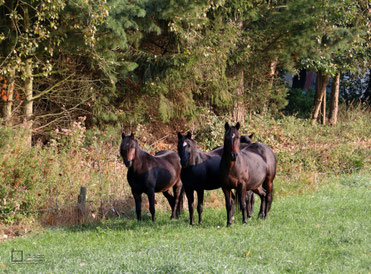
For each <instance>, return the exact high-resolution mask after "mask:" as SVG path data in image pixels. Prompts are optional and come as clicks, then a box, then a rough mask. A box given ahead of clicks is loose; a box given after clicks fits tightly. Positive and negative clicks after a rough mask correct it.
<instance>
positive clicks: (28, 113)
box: [23, 7, 33, 146]
mask: <svg viewBox="0 0 371 274" xmlns="http://www.w3.org/2000/svg"><path fill="white" fill-rule="evenodd" d="M23 11H24V25H25V29H26V30H28V28H29V27H30V18H29V15H28V8H27V7H25V8H24V10H23ZM24 70H25V71H24V76H25V81H24V93H25V104H24V116H25V120H24V124H25V129H26V132H27V135H26V140H25V142H26V144H27V145H28V146H31V140H32V114H33V98H32V95H33V87H32V84H33V76H32V58H31V57H30V56H28V57H27V59H26V62H25V68H24Z"/></svg>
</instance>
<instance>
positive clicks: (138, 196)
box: [133, 193, 142, 221]
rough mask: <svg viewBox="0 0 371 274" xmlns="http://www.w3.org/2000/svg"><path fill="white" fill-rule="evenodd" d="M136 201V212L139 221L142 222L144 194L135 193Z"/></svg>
mask: <svg viewBox="0 0 371 274" xmlns="http://www.w3.org/2000/svg"><path fill="white" fill-rule="evenodd" d="M133 196H134V200H135V211H136V213H137V220H138V221H141V220H142V194H138V193H133Z"/></svg>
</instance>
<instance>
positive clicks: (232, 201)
mask: <svg viewBox="0 0 371 274" xmlns="http://www.w3.org/2000/svg"><path fill="white" fill-rule="evenodd" d="M235 201H236V196H235V195H234V194H233V191H231V203H232V213H231V215H232V216H231V218H232V222H233V223H234V224H235V223H236V222H235V218H234V203H235Z"/></svg>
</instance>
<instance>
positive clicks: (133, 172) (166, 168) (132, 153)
mask: <svg viewBox="0 0 371 274" xmlns="http://www.w3.org/2000/svg"><path fill="white" fill-rule="evenodd" d="M120 154H121V156H122V158H123V160H124V163H125V165H126V167H127V168H128V173H127V179H128V182H129V185H130V187H131V192H132V194H133V196H134V199H135V208H136V213H137V219H138V220H139V221H140V220H141V211H142V193H145V194H147V196H148V202H149V211H150V212H151V215H152V221H154V220H155V192H162V193H163V194H164V196H165V197H166V199H167V200H168V201H169V204H170V207H171V218H177V217H178V203H179V196H180V193H181V189H182V183H181V180H180V171H181V166H180V159H179V156H178V155H177V154H176V153H175V152H173V151H169V150H162V151H159V152H157V153H156V155H155V156H152V155H150V154H149V153H147V152H146V151H144V150H142V149H141V148H140V147H139V145H138V142H137V141H136V140H135V139H134V134H133V133H131V135H130V136H125V135H124V134H122V141H121V146H120ZM171 187H172V188H173V191H174V196H173V195H171V194H170V188H171Z"/></svg>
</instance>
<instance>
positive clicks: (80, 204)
mask: <svg viewBox="0 0 371 274" xmlns="http://www.w3.org/2000/svg"><path fill="white" fill-rule="evenodd" d="M85 201H86V187H84V186H82V187H81V188H80V194H79V196H78V197H77V216H78V221H79V223H83V222H84V221H85V215H86V209H85Z"/></svg>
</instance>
